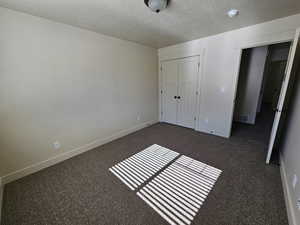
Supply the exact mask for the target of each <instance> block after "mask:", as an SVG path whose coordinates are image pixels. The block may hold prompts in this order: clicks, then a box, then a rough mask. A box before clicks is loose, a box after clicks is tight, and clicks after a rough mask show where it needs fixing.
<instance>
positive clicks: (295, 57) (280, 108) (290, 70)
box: [266, 28, 300, 164]
mask: <svg viewBox="0 0 300 225" xmlns="http://www.w3.org/2000/svg"><path fill="white" fill-rule="evenodd" d="M299 65H300V28H298V29H297V31H296V35H295V38H294V41H293V44H292V46H291V50H290V55H289V59H288V62H287V67H286V72H285V77H284V80H283V82H282V86H281V91H280V96H279V99H278V103H277V109H276V114H275V118H274V122H273V127H272V131H271V136H270V141H269V146H268V154H267V159H266V163H267V164H269V163H270V160H271V156H272V152H273V148H274V144H275V142H276V139H277V138H278V134H279V132H280V128H282V126H283V123H284V119H285V118H286V113H287V108H288V104H289V99H290V97H291V94H292V88H293V83H294V79H295V77H296V73H297V71H298V69H299Z"/></svg>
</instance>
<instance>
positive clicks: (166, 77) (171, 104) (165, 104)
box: [162, 60, 178, 124]
mask: <svg viewBox="0 0 300 225" xmlns="http://www.w3.org/2000/svg"><path fill="white" fill-rule="evenodd" d="M162 84H163V95H162V96H163V98H162V109H163V114H162V118H163V121H164V122H167V123H172V124H177V92H178V90H177V87H178V61H177V60H173V61H167V62H163V63H162Z"/></svg>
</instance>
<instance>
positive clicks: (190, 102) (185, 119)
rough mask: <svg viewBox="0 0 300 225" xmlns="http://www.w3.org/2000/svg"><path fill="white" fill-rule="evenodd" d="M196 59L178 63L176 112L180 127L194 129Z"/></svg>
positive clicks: (183, 60)
mask: <svg viewBox="0 0 300 225" xmlns="http://www.w3.org/2000/svg"><path fill="white" fill-rule="evenodd" d="M198 63H199V58H198V57H190V58H185V59H182V60H180V61H179V63H178V96H179V97H178V112H177V123H178V125H180V126H183V127H188V128H195V124H196V117H195V114H196V88H197V74H198V69H199V67H198Z"/></svg>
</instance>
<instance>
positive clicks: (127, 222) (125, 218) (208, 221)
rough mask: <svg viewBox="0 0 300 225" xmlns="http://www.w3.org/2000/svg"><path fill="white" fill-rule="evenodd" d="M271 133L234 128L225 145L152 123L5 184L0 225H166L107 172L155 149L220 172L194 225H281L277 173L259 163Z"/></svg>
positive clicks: (282, 209) (283, 218)
mask: <svg viewBox="0 0 300 225" xmlns="http://www.w3.org/2000/svg"><path fill="white" fill-rule="evenodd" d="M260 120H263V121H267V120H264V118H261V119H260ZM269 128H270V124H269V125H268V124H267V125H266V123H264V126H259V125H258V126H250V125H249V126H248V125H241V124H240V125H235V127H234V130H233V137H232V138H230V139H224V138H220V137H215V136H211V135H206V134H202V133H199V132H195V131H193V130H191V129H186V128H182V127H177V126H172V125H168V124H163V123H161V124H156V125H153V126H151V127H148V128H145V129H143V130H140V131H138V132H136V133H133V134H131V135H128V136H126V137H124V138H121V139H118V140H116V141H113V142H111V143H109V144H106V145H104V146H101V147H99V148H96V149H95V150H92V151H89V152H86V153H84V154H82V155H80V156H77V157H75V158H72V159H70V160H67V161H65V162H63V163H60V164H58V165H55V166H52V167H50V168H47V169H45V170H43V171H40V172H38V173H35V174H33V175H30V176H27V177H25V178H22V179H20V180H18V181H15V182H12V183H10V184H8V185H6V186H5V191H4V205H3V211H2V215H3V218H2V225H23V224H24V225H25V224H34V225H46V224H47V225H48V224H49V225H50V224H57V225H77V224H78V225H86V224H91V225H96V224H97V225H99V224H113V225H117V224H120V225H141V224H145V225H152V224H153V225H167V222H166V221H165V220H163V219H162V218H161V217H160V216H159V215H158V214H157V213H156V212H155V211H154V210H152V209H151V208H150V207H149V206H148V205H146V204H145V203H144V202H143V201H142V200H141V199H139V198H138V197H137V196H136V194H135V192H133V191H130V190H129V189H128V188H127V187H126V185H124V184H123V183H121V181H120V180H118V179H117V178H116V177H115V176H113V175H112V174H111V173H110V172H108V168H109V167H111V166H113V165H115V164H116V163H118V162H120V161H121V160H123V159H125V158H127V157H129V156H131V155H132V154H135V153H137V152H139V151H141V150H143V149H144V148H146V147H148V146H150V145H152V144H154V143H156V144H159V145H162V146H165V147H168V148H170V149H172V150H174V151H177V152H179V153H182V154H185V155H187V156H190V157H193V158H195V159H197V160H199V161H202V162H204V163H207V164H209V165H211V166H214V167H217V168H219V169H221V170H223V173H222V175H221V177H220V178H219V179H218V181H217V183H216V186H215V187H214V189H213V190H212V191H211V193H210V194H209V196H208V198H207V199H206V201H205V203H204V205H203V207H202V208H201V209H200V211H199V213H198V215H197V216H196V217H195V220H194V221H193V224H201V225H250V224H251V225H252V224H253V225H287V224H288V222H287V216H286V208H285V203H284V198H283V190H282V184H281V179H280V172H279V167H278V165H270V166H266V165H265V157H266V152H265V149H266V144H267V143H266V137H267V136H268V132H267V130H268V129H269Z"/></svg>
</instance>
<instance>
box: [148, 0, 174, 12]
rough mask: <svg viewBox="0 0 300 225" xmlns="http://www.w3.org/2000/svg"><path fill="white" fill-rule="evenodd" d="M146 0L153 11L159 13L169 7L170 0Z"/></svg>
mask: <svg viewBox="0 0 300 225" xmlns="http://www.w3.org/2000/svg"><path fill="white" fill-rule="evenodd" d="M144 2H145V4H146V6H147V7H149V8H150V9H151V10H152V11H153V12H156V13H159V12H160V11H161V10H163V9H165V8H167V5H168V3H169V0H144Z"/></svg>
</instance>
